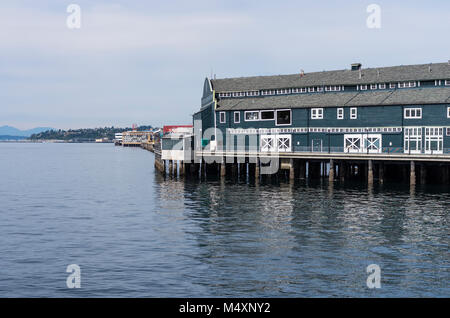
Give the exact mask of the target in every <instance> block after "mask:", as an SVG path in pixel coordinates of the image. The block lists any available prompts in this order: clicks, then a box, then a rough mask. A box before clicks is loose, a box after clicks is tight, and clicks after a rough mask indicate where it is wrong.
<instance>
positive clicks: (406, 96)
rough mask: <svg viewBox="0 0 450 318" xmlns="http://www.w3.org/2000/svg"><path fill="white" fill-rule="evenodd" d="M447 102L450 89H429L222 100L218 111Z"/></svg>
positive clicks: (449, 97) (218, 103) (448, 101)
mask: <svg viewBox="0 0 450 318" xmlns="http://www.w3.org/2000/svg"><path fill="white" fill-rule="evenodd" d="M444 103H450V87H430V88H414V89H396V90H379V91H375V90H374V91H358V92H340V93H331V92H328V93H314V94H291V95H282V96H281V95H279V96H266V97H252V98H250V97H246V98H224V99H221V100H219V101H218V102H217V106H218V110H252V109H280V108H303V107H336V106H378V105H379V106H387V105H425V104H444Z"/></svg>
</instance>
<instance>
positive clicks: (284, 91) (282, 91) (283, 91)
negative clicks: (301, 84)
mask: <svg viewBox="0 0 450 318" xmlns="http://www.w3.org/2000/svg"><path fill="white" fill-rule="evenodd" d="M290 93H291V90H290V89H278V90H277V95H284V94H290Z"/></svg>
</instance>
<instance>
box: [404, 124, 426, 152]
mask: <svg viewBox="0 0 450 318" xmlns="http://www.w3.org/2000/svg"><path fill="white" fill-rule="evenodd" d="M404 152H405V153H410V154H418V153H421V152H422V127H408V128H405V135H404Z"/></svg>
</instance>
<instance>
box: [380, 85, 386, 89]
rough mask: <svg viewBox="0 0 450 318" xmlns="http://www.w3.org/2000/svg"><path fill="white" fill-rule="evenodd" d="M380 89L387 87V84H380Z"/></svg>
mask: <svg viewBox="0 0 450 318" xmlns="http://www.w3.org/2000/svg"><path fill="white" fill-rule="evenodd" d="M378 88H379V89H386V84H378Z"/></svg>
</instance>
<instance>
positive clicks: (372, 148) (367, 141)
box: [363, 134, 383, 153]
mask: <svg viewBox="0 0 450 318" xmlns="http://www.w3.org/2000/svg"><path fill="white" fill-rule="evenodd" d="M363 140H364V148H363V152H365V153H381V152H382V149H383V148H382V147H383V143H382V137H381V134H368V135H363Z"/></svg>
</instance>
